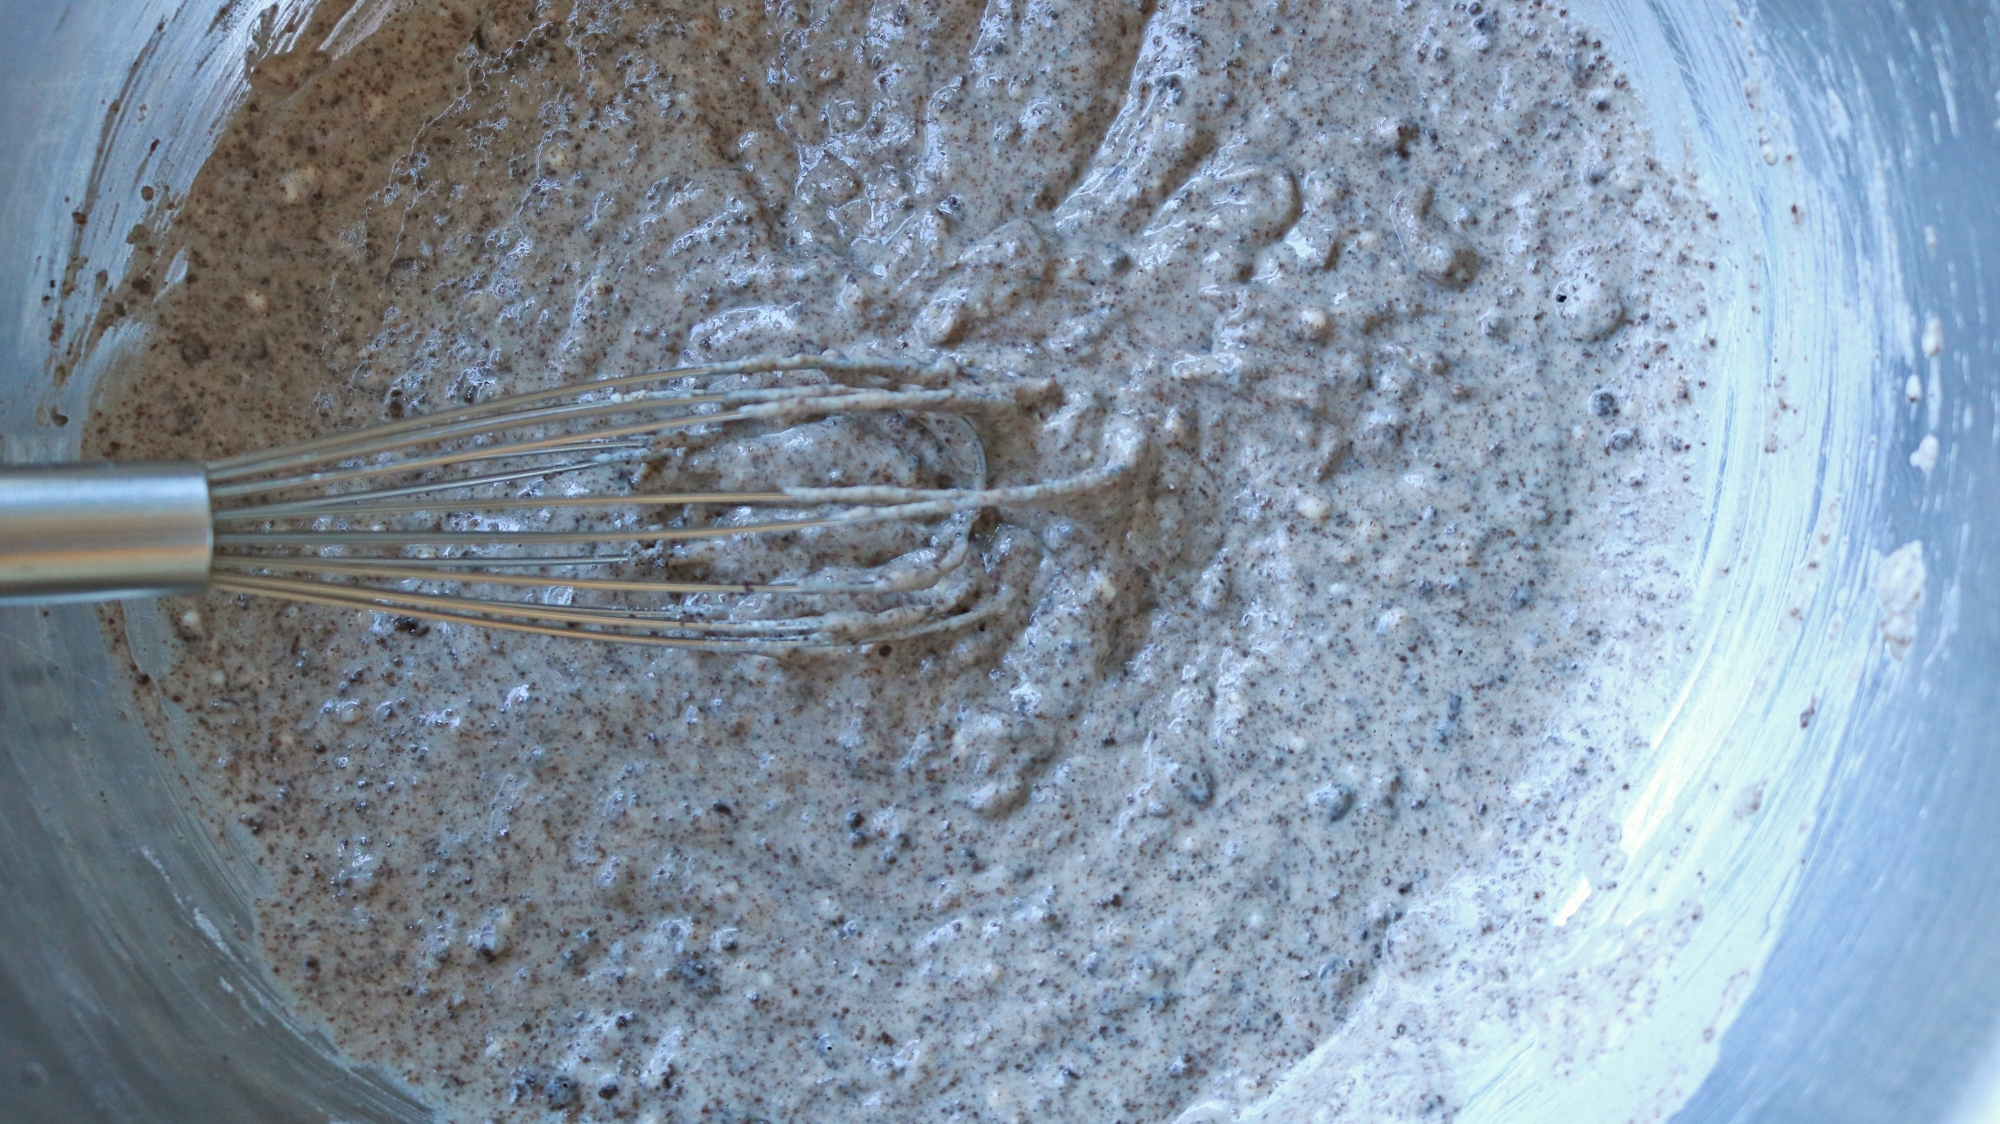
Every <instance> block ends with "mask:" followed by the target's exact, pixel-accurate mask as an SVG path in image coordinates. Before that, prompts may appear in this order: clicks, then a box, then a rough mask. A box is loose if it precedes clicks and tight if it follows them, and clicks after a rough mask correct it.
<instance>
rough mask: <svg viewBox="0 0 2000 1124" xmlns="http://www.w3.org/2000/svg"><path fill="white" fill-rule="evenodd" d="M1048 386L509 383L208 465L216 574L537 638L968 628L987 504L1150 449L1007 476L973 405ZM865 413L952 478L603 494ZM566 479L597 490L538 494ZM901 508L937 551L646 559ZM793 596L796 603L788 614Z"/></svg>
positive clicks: (698, 376)
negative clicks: (772, 559) (665, 514)
mask: <svg viewBox="0 0 2000 1124" xmlns="http://www.w3.org/2000/svg"><path fill="white" fill-rule="evenodd" d="M806 372H817V376H815V377H823V378H824V379H825V380H826V381H807V382H802V383H793V384H789V385H776V386H727V385H724V386H722V387H720V388H718V387H717V384H718V383H723V382H725V380H729V379H731V378H732V377H735V376H766V375H786V374H793V375H803V374H805V373H806ZM843 379H845V380H847V381H839V380H843ZM857 383H866V384H867V385H856V384H857ZM1045 388H1046V384H1036V383H1032V382H1028V381H1024V380H1012V381H999V380H996V381H986V380H975V379H971V378H969V377H968V376H967V374H966V373H965V372H964V371H962V370H961V369H960V368H958V367H957V366H956V365H955V364H951V363H914V362H910V361H904V360H894V359H847V358H836V357H832V356H803V355H802V356H793V357H789V358H783V359H773V358H756V359H748V360H741V361H736V362H730V363H717V364H708V365H703V366H691V367H678V368H671V369H663V370H656V371H649V372H645V373H642V374H635V375H629V376H623V377H618V378H609V379H602V380H597V381H593V382H588V383H582V384H578V385H574V386H567V387H559V388H554V389H550V390H542V391H534V392H530V393H524V394H515V395H508V396H504V397H498V398H494V399H492V400H489V401H487V402H482V403H474V404H471V405H467V406H463V407H454V408H452V409H449V410H444V411H440V412H437V413H434V414H430V415H426V416H422V417H414V418H408V419H404V420H400V421H394V422H389V423H386V424H382V425H377V426H372V427H369V428H366V429H361V430H358V431H354V432H351V433H347V434H341V435H335V436H332V437H326V438H320V439H316V440H312V441H306V442H300V443H297V444H292V445H287V446H284V447H281V448H276V449H271V450H267V451H264V452H259V453H250V454H245V455H242V456H237V457H230V458H226V459H223V460H219V461H216V462H213V463H211V464H209V465H207V466H205V467H206V473H207V479H208V486H209V494H210V496H211V499H212V502H213V504H214V512H213V519H214V525H215V533H214V536H213V554H212V558H211V564H210V576H209V585H210V587H211V588H214V589H217V590H222V591H225V592H234V593H244V594H256V595H261V596H273V597H281V598H288V599H291V600H295V601H304V602H311V603H316V604H321V605H328V606H333V607H337V608H350V609H361V610H369V611H374V612H381V613H390V614H395V615H398V616H402V617H409V618H418V619H428V620H434V621H444V622H451V623H464V624H475V625H480V626H483V627H487V628H495V629H502V630H508V631H515V632H524V633H534V634H540V635H546V636H561V637H581V638H590V639H598V640H613V641H622V642H628V643H636V644H648V645H660V646H668V647H679V648H692V649H702V650H712V651H772V650H781V649H795V648H814V647H831V646H847V645H856V644H870V643H887V642H890V641H894V640H902V639H907V638H910V637H915V636H920V635H924V634H927V633H934V632H940V631H947V630H953V629H961V628H967V627H971V626H974V625H976V624H978V623H979V622H980V621H982V620H986V619H988V618H990V617H991V616H992V615H994V614H995V613H997V612H999V611H1000V610H1001V609H1002V608H1004V598H1003V597H1001V596H998V595H996V593H995V591H994V590H992V589H988V588H985V584H986V583H984V582H983V581H982V576H981V574H980V572H979V571H980V568H979V567H978V566H975V565H969V564H968V563H969V562H970V561H971V559H972V558H973V557H974V555H975V554H976V551H975V548H974V544H973V540H972V534H973V529H974V525H975V522H976V518H977V516H978V514H979V513H980V512H981V511H984V510H987V509H991V508H995V507H1005V506H1039V505H1045V504H1049V503H1053V502H1057V501H1059V500H1062V499H1065V498H1068V497H1073V496H1076V495H1080V494H1082V493H1085V492H1089V491H1094V490H1096V489H1100V488H1102V487H1104V486H1105V485H1107V484H1109V483H1110V482H1111V481H1113V480H1115V479H1116V478H1117V477H1118V476H1120V475H1121V474H1123V473H1124V472H1125V471H1127V470H1128V469H1129V468H1130V467H1131V464H1132V462H1133V460H1134V459H1135V458H1136V456H1137V454H1138V442H1137V441H1136V439H1128V440H1122V441H1117V442H1112V443H1111V444H1112V445H1113V446H1114V447H1113V448H1111V449H1110V451H1109V453H1108V456H1107V459H1106V460H1105V461H1104V462H1103V463H1101V464H1099V465H1097V466H1095V467H1093V468H1091V469H1088V470H1086V471H1084V472H1081V473H1077V474H1075V475H1071V476H1067V477H1063V478H1060V479H1056V480H1048V481H1042V482H1036V483H1029V484H1013V485H1001V486H991V485H989V483H988V481H987V480H986V475H987V464H986V458H985V452H984V449H983V447H982V446H981V444H980V441H979V437H978V435H977V433H976V431H975V430H974V429H973V427H972V426H971V424H970V423H969V422H968V421H966V416H967V415H973V414H980V413H993V412H1007V411H1014V410H1018V409H1019V408H1020V406H1021V397H1022V395H1024V394H1027V393H1033V392H1035V391H1037V390H1039V389H1045ZM860 415H876V416H883V417H894V418H897V419H900V420H903V421H906V422H908V423H909V426H907V427H906V428H914V429H916V430H921V432H922V433H923V435H924V436H925V437H926V438H927V440H928V441H929V442H930V443H931V444H932V445H935V446H936V447H937V448H938V449H940V450H943V451H944V452H945V453H949V454H950V457H951V459H952V461H953V464H952V469H953V471H952V472H951V473H950V475H951V477H952V479H950V480H949V481H948V484H949V486H944V487H909V486H901V485H891V484H855V485H845V486H796V485H794V486H777V487H769V488H759V489H754V490H720V491H701V490H692V491H684V490H669V491H653V492H649V491H631V490H627V491H617V490H601V485H600V484H597V483H595V482H593V481H585V480H584V479H583V478H584V477H587V476H593V474H594V475H595V477H597V478H599V479H602V478H604V477H607V476H609V475H611V474H613V473H616V472H618V471H620V470H625V471H630V470H633V469H638V470H640V472H641V473H643V471H644V470H646V469H647V468H648V467H649V466H656V465H658V464H659V463H660V462H661V461H662V460H663V459H664V458H666V457H668V456H669V455H670V454H671V453H672V452H673V451H674V450H675V449H685V448H686V447H687V445H688V444H689V443H690V442H692V443H695V444H699V443H700V442H701V441H702V440H704V439H708V440H713V439H718V438H719V435H720V434H722V433H723V432H725V430H727V429H728V428H729V427H739V428H740V427H746V426H747V427H753V428H760V429H761V430H762V431H764V432H773V431H782V430H785V429H787V428H788V427H795V426H798V425H801V424H804V423H807V422H811V421H816V420H819V421H823V420H828V419H834V418H843V417H855V416H860ZM635 478H636V477H635ZM509 486H518V487H520V488H523V489H528V490H527V491H525V492H524V491H508V490H507V489H508V488H509ZM562 488H572V489H575V490H576V493H577V494H558V495H543V494H540V493H541V492H542V491H553V490H561V489H562ZM661 508H683V509H694V508H699V509H710V510H712V509H718V508H719V509H726V510H728V511H731V512H739V513H740V512H750V511H756V510H760V509H764V510H771V511H773V515H772V516H771V517H762V516H755V517H750V518H749V520H748V521H738V522H732V521H729V520H727V519H721V520H711V521H707V522H702V521H699V520H696V519H692V518H689V517H686V516H683V517H682V518H680V519H677V520H668V521H661V520H657V519H654V520H648V519H647V518H646V517H645V513H646V512H647V511H649V510H657V509H661ZM563 521H567V525H564V526H561V527H552V526H551V524H554V523H558V522H563ZM579 523H581V524H586V525H579ZM891 523H912V524H923V523H932V524H935V526H934V528H933V530H932V532H931V534H930V536H929V542H928V543H927V544H926V545H924V546H923V547H921V548H918V549H914V550H910V551H907V552H905V553H903V554H900V555H898V556H897V557H895V558H893V559H891V560H889V561H888V562H885V563H878V564H873V565H868V566H863V567H858V568H857V567H841V568H838V569H839V570H840V571H841V572H839V573H837V574H835V575H833V576H818V577H814V576H791V577H785V576H776V577H768V578H765V579H762V580H749V581H704V580H679V579H676V578H673V577H663V576H636V575H634V574H632V573H630V572H629V571H632V570H635V569H640V568H643V567H644V566H646V565H647V564H650V565H651V566H652V567H653V568H654V569H658V568H660V566H661V564H662V563H663V562H664V561H665V560H666V559H667V558H668V555H669V552H671V551H672V550H674V549H676V548H679V547H682V546H685V545H688V544H700V543H704V542H710V541H713V540H721V539H728V538H735V537H739V536H746V535H764V536H774V535H797V534H800V533H817V532H819V531H822V530H827V529H847V528H859V527H867V526H872V525H880V524H891ZM447 525H450V529H446V527H447ZM605 551H609V553H604V552H605ZM502 591H510V592H511V593H512V596H506V595H503V594H502ZM523 591H525V593H524V592H523ZM531 598H532V599H531ZM793 604H796V605H798V608H796V609H783V610H780V609H777V608H776V607H777V606H780V605H793ZM766 613H775V615H765V614H766Z"/></svg>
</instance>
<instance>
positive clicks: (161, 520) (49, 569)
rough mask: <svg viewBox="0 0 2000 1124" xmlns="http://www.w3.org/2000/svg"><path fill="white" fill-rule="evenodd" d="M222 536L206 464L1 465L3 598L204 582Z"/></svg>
mask: <svg viewBox="0 0 2000 1124" xmlns="http://www.w3.org/2000/svg"><path fill="white" fill-rule="evenodd" d="M214 540H215V531H214V528H213V524H212V523H211V521H210V512H209V499H208V473H207V472H206V471H205V470H204V469H203V468H202V466H201V465H198V464H53V465H8V466H0V604H8V603H12V604H20V603H24V602H29V603H47V602H52V601H101V600H108V599H110V598H115V597H132V596H138V595H142V594H159V593H173V592H187V591H192V590H197V589H201V588H202V587H204V586H206V585H207V584H208V566H209V558H210V555H211V554H212V553H213V552H214Z"/></svg>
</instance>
